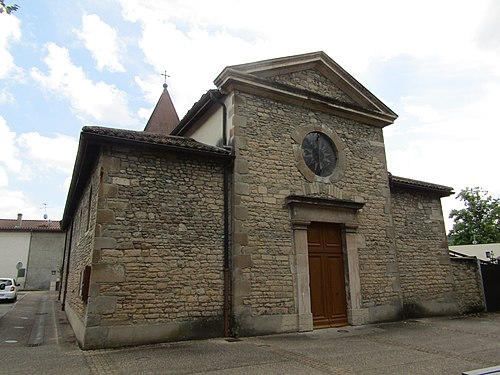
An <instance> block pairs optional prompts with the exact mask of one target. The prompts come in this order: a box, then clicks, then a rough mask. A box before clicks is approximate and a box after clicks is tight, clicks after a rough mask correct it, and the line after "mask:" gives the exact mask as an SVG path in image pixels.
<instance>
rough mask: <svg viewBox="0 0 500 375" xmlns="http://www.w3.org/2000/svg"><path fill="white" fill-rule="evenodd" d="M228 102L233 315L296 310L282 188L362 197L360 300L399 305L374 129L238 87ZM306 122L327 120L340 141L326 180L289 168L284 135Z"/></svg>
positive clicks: (379, 138)
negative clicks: (336, 168) (337, 161)
mask: <svg viewBox="0 0 500 375" xmlns="http://www.w3.org/2000/svg"><path fill="white" fill-rule="evenodd" d="M297 74H299V73H297ZM300 74H302V73H300ZM304 74H306V75H308V74H312V77H311V79H310V80H308V79H304V80H303V82H306V83H307V82H309V81H312V82H317V80H316V77H317V74H316V73H315V72H312V73H311V72H310V71H307V73H304ZM294 75H296V74H294ZM294 81H295V80H294ZM329 84H330V85H331V82H330V83H329ZM305 88H309V89H311V90H316V89H317V87H316V84H312V86H311V87H309V86H306V87H305ZM332 90H333V91H335V90H334V89H332ZM233 101H234V102H233V105H234V106H235V110H234V114H233V117H232V126H233V136H234V147H235V155H236V161H235V173H234V191H235V194H234V197H235V198H234V232H235V235H234V249H235V259H234V262H235V275H234V283H235V297H234V298H235V301H234V304H235V314H236V315H237V316H239V317H240V318H242V319H243V317H245V316H258V315H264V314H265V315H273V314H292V313H294V311H296V310H295V309H296V306H295V305H294V297H293V285H292V275H291V268H292V267H293V261H292V259H293V254H292V232H291V224H290V217H289V212H288V209H287V207H286V206H285V204H284V200H285V197H287V196H288V195H301V196H318V197H326V198H335V199H345V200H352V201H356V202H364V203H365V206H364V208H363V209H362V210H361V212H360V213H359V214H358V215H359V223H360V227H359V230H358V232H359V233H362V234H364V241H363V243H364V245H365V246H364V247H362V248H360V249H359V259H360V264H361V269H360V279H361V285H362V297H363V298H362V304H363V307H372V306H377V305H384V304H392V305H400V286H399V279H398V269H397V259H396V254H395V248H394V237H393V236H394V228H393V224H392V220H391V217H390V209H389V204H390V192H389V188H388V181H387V167H386V160H385V149H384V143H383V135H382V130H381V129H379V128H376V127H373V126H369V125H364V124H361V123H358V122H355V121H354V120H348V119H344V118H340V117H337V116H334V115H332V114H327V113H323V112H320V111H313V110H309V109H305V108H302V107H296V106H292V105H289V104H285V103H281V102H277V101H273V100H271V99H265V98H262V97H258V96H255V95H250V94H245V93H240V92H236V93H235V95H234V97H233ZM310 125H315V126H322V125H324V126H328V127H329V128H330V129H331V130H333V131H334V132H336V134H337V135H338V136H339V137H340V138H341V139H342V141H343V142H344V143H345V144H346V154H347V155H346V160H347V163H346V164H347V166H346V171H345V173H344V176H343V178H341V179H340V180H339V181H337V182H335V183H334V184H332V183H330V182H324V181H315V182H308V181H307V180H306V179H305V178H304V176H303V175H302V174H301V173H300V172H299V170H298V169H297V167H296V160H295V158H294V147H295V148H296V147H299V145H297V144H296V143H295V141H293V139H292V137H291V135H292V133H293V132H294V130H295V129H296V128H297V127H303V126H310Z"/></svg>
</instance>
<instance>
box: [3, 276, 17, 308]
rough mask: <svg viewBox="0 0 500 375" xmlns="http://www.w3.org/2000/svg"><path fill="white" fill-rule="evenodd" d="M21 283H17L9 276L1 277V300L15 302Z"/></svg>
mask: <svg viewBox="0 0 500 375" xmlns="http://www.w3.org/2000/svg"><path fill="white" fill-rule="evenodd" d="M19 285H20V284H18V283H16V280H15V279H11V278H9V277H0V300H3V299H5V300H8V301H11V302H14V301H16V300H17V287H18V286H19Z"/></svg>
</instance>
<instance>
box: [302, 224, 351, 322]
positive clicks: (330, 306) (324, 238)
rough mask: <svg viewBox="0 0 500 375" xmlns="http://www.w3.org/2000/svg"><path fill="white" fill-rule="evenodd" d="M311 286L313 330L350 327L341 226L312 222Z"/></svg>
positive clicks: (310, 237)
mask: <svg viewBox="0 0 500 375" xmlns="http://www.w3.org/2000/svg"><path fill="white" fill-rule="evenodd" d="M307 242H308V251H309V285H310V292H311V310H312V315H313V326H314V328H321V327H325V328H326V327H338V326H343V325H346V324H347V302H346V291H345V279H344V259H343V253H342V232H341V228H340V225H336V224H329V223H311V225H310V226H309V227H308V229H307Z"/></svg>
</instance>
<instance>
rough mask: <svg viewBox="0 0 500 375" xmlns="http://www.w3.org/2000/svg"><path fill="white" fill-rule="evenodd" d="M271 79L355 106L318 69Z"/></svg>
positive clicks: (281, 75)
mask: <svg viewBox="0 0 500 375" xmlns="http://www.w3.org/2000/svg"><path fill="white" fill-rule="evenodd" d="M270 79H271V80H273V81H275V82H279V83H284V84H286V85H289V86H292V87H296V88H299V89H304V90H309V91H312V92H315V93H317V94H320V95H324V96H327V97H330V98H334V99H337V100H340V101H342V102H345V103H350V104H355V102H354V101H353V100H352V99H351V98H350V97H349V96H348V95H346V94H345V93H344V92H343V91H341V90H340V89H339V88H338V87H336V86H335V85H334V84H333V82H331V81H330V80H328V78H326V77H325V76H324V75H322V74H321V73H320V72H318V71H317V70H316V69H307V70H300V71H298V72H293V73H287V74H280V75H276V76H272V77H270Z"/></svg>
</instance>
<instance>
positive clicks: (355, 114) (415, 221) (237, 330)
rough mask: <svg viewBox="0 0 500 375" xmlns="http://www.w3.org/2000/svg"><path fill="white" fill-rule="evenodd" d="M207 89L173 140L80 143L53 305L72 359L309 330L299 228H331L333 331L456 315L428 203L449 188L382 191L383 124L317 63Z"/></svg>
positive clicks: (283, 64)
mask: <svg viewBox="0 0 500 375" xmlns="http://www.w3.org/2000/svg"><path fill="white" fill-rule="evenodd" d="M215 83H216V85H217V87H218V90H211V91H209V92H207V93H206V94H205V95H203V96H202V98H201V99H200V101H199V102H197V103H195V105H194V106H193V108H192V109H191V110H190V111H189V112H188V114H187V115H186V116H185V117H184V119H183V120H181V122H180V123H179V124H178V125H177V126H176V128H175V129H174V130H173V131H172V135H171V136H165V135H161V134H153V133H151V134H146V133H143V132H131V131H125V130H118V129H107V130H106V129H102V128H88V129H84V131H83V132H82V139H81V141H80V152H79V154H78V156H77V166H76V168H75V170H76V174H75V175H74V176H73V182H72V186H71V188H70V196H69V198H68V204H67V207H66V211H65V219H64V220H63V224H64V225H63V226H64V227H65V228H67V229H69V230H70V231H71V233H72V234H71V236H68V237H69V238H70V241H68V243H67V246H66V258H65V259H66V263H65V264H66V265H67V267H66V273H67V288H66V289H65V291H64V293H63V295H64V299H63V301H64V305H65V307H66V311H67V314H68V317H69V319H70V322H71V324H72V326H73V328H74V329H75V331H76V332H77V337H78V340H79V341H80V343H81V345H82V346H83V347H85V348H98V347H107V346H121V345H133V344H140V343H151V342H161V341H171V340H180V339H188V338H200V337H212V336H221V335H223V334H226V335H228V334H232V335H255V334H269V333H277V332H294V331H308V330H312V329H313V328H314V327H315V326H314V324H316V326H318V323H317V322H318V320H317V319H316V321H315V320H314V319H315V318H316V317H317V316H318V310H315V311H313V307H312V306H313V302H312V301H313V297H312V294H313V292H312V291H311V289H312V288H311V287H310V284H311V283H312V282H311V281H310V280H311V278H310V276H311V274H310V267H309V255H310V254H309V247H308V246H309V232H308V228H314V227H315V228H320V227H325V228H333V227H335V228H336V229H335V230H336V231H337V232H335V233H337V234H336V236H337V237H336V238H337V242H336V244H337V245H336V246H337V249H338V250H337V253H336V254H337V255H336V256H338V259H341V261H338V263H336V267H337V268H336V269H337V270H338V269H339V268H338V267H342V268H343V272H338V273H337V275H344V277H338V279H341V280H338V281H337V282H338V283H339V284H336V285H337V290H336V291H334V292H335V293H336V295H341V296H342V301H341V304H344V306H343V307H342V308H344V307H345V309H344V310H343V311H342V313H341V314H342V319H341V320H339V321H340V322H342V323H344V322H347V324H351V325H358V324H366V323H371V322H380V321H388V320H395V319H400V318H403V317H414V316H426V315H436V314H441V315H442V314H454V313H458V312H460V311H463V308H462V306H464V305H463V304H464V303H465V304H466V303H467V302H463V301H461V302H459V301H458V298H459V297H458V295H457V292H456V284H457V283H460V282H462V281H459V278H458V277H457V276H454V274H453V269H452V266H451V263H450V259H449V257H448V250H447V243H446V236H445V233H444V225H443V216H442V212H441V204H440V198H441V197H444V196H447V195H450V194H452V189H451V188H448V187H445V186H440V185H434V184H429V183H425V182H421V181H414V180H409V179H404V178H401V177H394V176H390V174H389V173H388V171H387V164H386V156H385V146H384V138H383V128H384V127H385V126H387V125H390V124H391V123H392V122H393V121H394V120H395V119H396V118H397V115H396V114H395V113H393V112H392V111H391V110H390V109H389V108H387V107H386V106H385V105H384V104H383V103H382V102H380V101H379V100H378V99H377V98H376V97H374V96H373V95H372V94H371V93H370V92H369V91H368V90H367V89H366V88H364V87H363V86H362V85H361V84H359V83H358V82H357V81H356V80H355V79H354V78H353V77H351V76H350V75H349V74H348V73H347V72H345V71H344V70H343V69H342V68H341V67H339V66H338V65H337V64H336V63H335V62H334V61H333V60H331V59H330V58H329V57H328V56H326V55H325V54H324V53H322V52H319V53H313V54H306V55H299V56H294V57H288V58H281V59H274V60H269V61H265V62H257V63H252V64H243V65H240V66H234V67H229V68H226V69H225V70H224V71H223V72H222V73H221V74H220V75H219V76H218V77H217V78H216V80H215ZM167 94H168V93H167ZM163 95H166V94H165V92H164V94H163ZM152 117H153V116H152ZM219 128H220V129H219ZM310 133H313V134H316V133H317V134H321V135H322V137H325V138H326V139H328V142H330V143H331V145H330V146H331V148H332V150H334V153H335V157H336V159H335V167H334V168H333V169H332V170H331V171H330V172H329V174H327V175H321V174H319V173H317V172H314V171H313V169H312V167H311V165H310V164H308V161H307V160H306V157H305V151H304V146H303V142H304V139H305V138H306V137H307V136H308V135H309V134H310ZM220 144H223V145H224V146H225V148H220V147H218V146H220ZM321 152H323V151H318V154H317V155H316V156H317V157H320V156H321V155H320V153H321ZM328 230H330V229H326V231H328ZM325 233H326V232H325ZM325 246H326V245H325ZM88 266H90V267H91V273H90V278H89V280H88V285H89V296H88V300H85V298H83V299H82V294H83V295H84V296H85V290H84V291H83V293H82V288H83V289H85V280H84V282H83V286H82V282H81V281H82V275H84V272H83V271H84V270H85V267H88ZM322 267H323V266H322ZM328 267H330V266H329V265H328V264H327V263H324V268H325V269H327V268H328ZM87 269H88V268H87ZM319 269H320V268H316V270H319ZM332 270H333V268H332ZM327 272H335V271H327ZM317 274H318V273H315V274H314V275H313V276H317ZM327 278H328V277H324V279H325V280H326V279H327ZM84 279H85V278H84ZM464 282H465V281H464ZM338 285H340V287H338ZM321 287H322V288H325V290H332V291H333V288H330V289H328V288H329V284H328V281H325V283H324V284H323V285H322V286H321ZM338 288H340V289H341V290H340V291H339V290H338ZM344 289H345V291H344ZM314 293H317V290H315V291H314ZM326 293H329V292H326ZM326 293H325V295H326ZM332 293H333V292H332ZM467 293H469V292H467ZM473 294H474V291H473V290H472V289H471V290H470V294H467V295H466V294H463V295H462V296H461V297H460V298H462V297H463V298H462V299H464V300H466V299H467V298H471V300H472V299H474V296H473ZM315 301H316V300H315ZM315 303H317V302H315ZM335 303H337V302H335ZM326 304H333V302H331V301H328V302H326ZM314 306H318V305H317V304H316V305H314ZM329 313H330V312H329ZM315 314H316V315H315ZM332 322H333V320H332ZM328 324H330V326H331V325H334V323H328ZM335 324H336V323H335Z"/></svg>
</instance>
